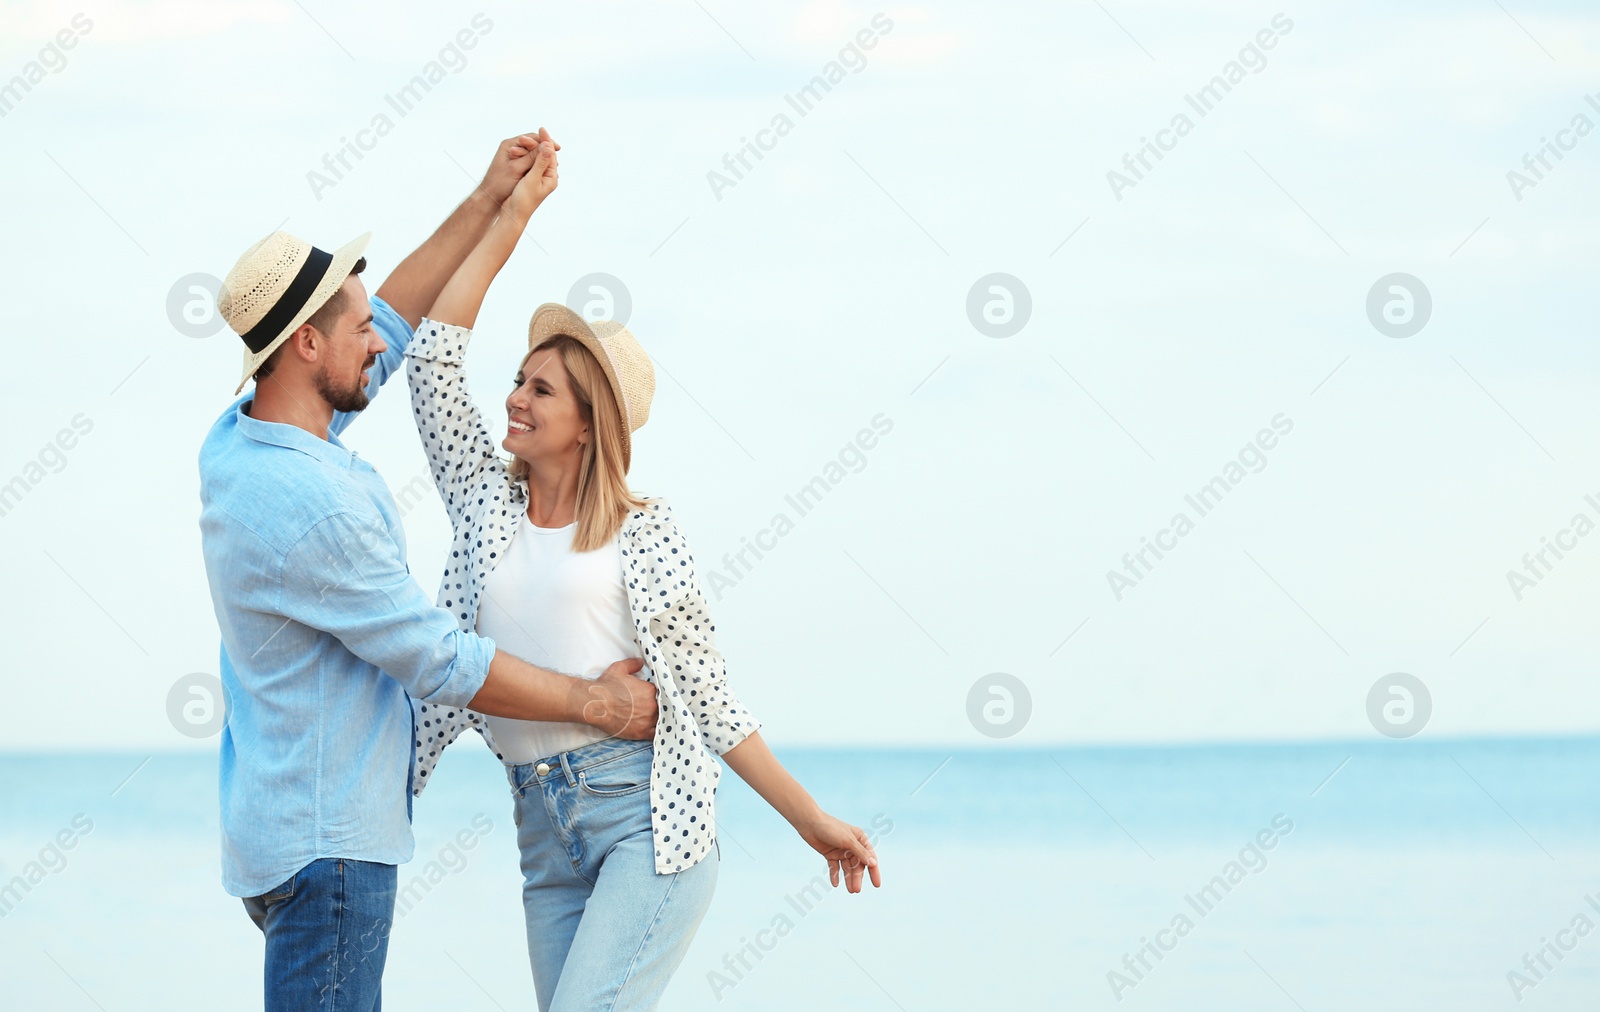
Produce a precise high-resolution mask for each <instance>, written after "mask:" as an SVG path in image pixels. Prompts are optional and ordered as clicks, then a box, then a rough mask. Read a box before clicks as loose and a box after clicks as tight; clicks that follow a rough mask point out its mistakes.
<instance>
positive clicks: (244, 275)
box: [217, 232, 372, 394]
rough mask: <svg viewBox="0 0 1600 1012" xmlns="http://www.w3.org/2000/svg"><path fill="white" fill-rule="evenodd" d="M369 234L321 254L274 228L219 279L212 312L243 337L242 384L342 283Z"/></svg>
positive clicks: (240, 381) (358, 257)
mask: <svg viewBox="0 0 1600 1012" xmlns="http://www.w3.org/2000/svg"><path fill="white" fill-rule="evenodd" d="M371 238H372V233H371V232H368V233H366V234H365V235H363V236H361V237H360V238H358V239H356V240H354V241H353V242H350V243H347V244H346V245H344V246H341V247H339V249H338V250H336V251H335V252H333V253H325V252H323V251H322V250H320V249H317V248H316V247H315V246H313V245H311V244H310V243H308V242H306V241H305V240H304V239H297V238H295V237H294V236H292V235H290V234H289V233H287V232H274V233H272V234H271V235H269V236H267V237H266V238H265V239H263V240H261V241H260V242H258V243H256V244H255V245H254V246H251V247H250V248H249V249H247V250H245V251H244V255H243V256H241V257H240V258H239V262H238V263H236V264H234V265H233V270H231V271H229V272H228V276H227V278H225V279H224V280H223V282H222V291H221V292H220V293H219V294H218V296H217V311H218V312H219V313H221V314H222V318H223V319H224V320H227V321H228V326H230V327H232V328H233V332H234V333H236V334H238V335H239V337H240V338H242V339H243V340H244V375H243V376H241V377H239V386H238V388H237V389H236V390H234V393H235V394H237V393H238V392H239V391H240V390H243V389H244V385H245V383H247V382H249V380H250V377H251V376H253V375H255V372H256V370H257V369H259V368H261V363H263V362H265V361H266V360H267V358H268V357H269V356H270V355H271V354H272V353H273V352H275V351H277V350H278V346H279V345H281V344H282V343H283V342H284V341H285V340H287V339H288V337H289V335H290V334H293V333H294V332H295V331H296V330H298V329H299V328H300V325H301V324H303V323H305V322H306V320H308V319H310V318H311V314H312V313H315V312H316V311H317V310H319V309H321V308H322V306H323V304H324V303H325V302H327V301H328V300H329V299H331V298H332V297H333V293H334V292H337V291H338V290H339V286H340V285H343V284H344V279H345V278H347V277H349V276H350V271H351V269H352V268H353V267H355V265H356V261H358V260H360V259H361V254H362V253H363V252H364V251H365V250H366V248H367V241H368V240H369V239H371Z"/></svg>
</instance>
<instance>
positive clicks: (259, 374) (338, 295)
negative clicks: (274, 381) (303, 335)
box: [255, 257, 367, 383]
mask: <svg viewBox="0 0 1600 1012" xmlns="http://www.w3.org/2000/svg"><path fill="white" fill-rule="evenodd" d="M366 269H367V258H366V257H362V258H361V259H360V260H357V261H356V262H355V266H353V267H351V268H350V274H349V276H350V277H354V276H355V275H357V274H360V273H361V272H362V271H364V270H366ZM349 301H350V300H349V299H348V298H347V297H346V296H345V294H344V285H343V283H342V282H341V283H340V285H339V287H338V288H336V289H334V291H333V296H332V297H331V298H329V299H328V301H327V302H324V303H323V304H322V305H320V306H318V307H317V311H316V312H314V313H312V314H311V315H310V316H308V317H306V322H305V323H303V324H301V325H300V326H301V327H303V326H305V325H306V324H310V325H311V326H313V327H315V328H316V329H317V331H318V332H319V333H323V334H326V333H328V332H329V331H330V330H331V329H332V328H333V325H334V323H335V322H336V321H337V320H338V319H339V317H341V316H343V315H344V311H345V304H346V303H347V302H349ZM295 329H296V330H299V329H300V327H296V328H295ZM288 343H289V342H288V341H285V342H283V344H280V345H278V347H277V348H276V349H275V350H274V351H273V352H272V354H270V355H268V356H267V360H266V361H265V362H262V363H261V367H260V368H258V369H257V370H256V372H255V378H256V382H257V383H260V382H261V381H262V380H264V379H266V378H267V377H268V376H271V375H272V370H273V369H276V368H277V367H278V357H279V356H280V355H282V354H283V350H284V347H285V346H287V345H288Z"/></svg>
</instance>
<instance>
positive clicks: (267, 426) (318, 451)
mask: <svg viewBox="0 0 1600 1012" xmlns="http://www.w3.org/2000/svg"><path fill="white" fill-rule="evenodd" d="M253 403H254V400H253V399H252V398H251V397H250V396H249V395H246V396H245V397H242V398H240V399H239V402H238V403H237V404H236V405H235V408H234V412H235V424H236V425H237V426H238V428H239V432H240V434H241V435H243V436H245V437H246V438H248V439H253V440H255V441H256V442H258V443H270V444H272V445H273V446H282V447H287V448H288V449H291V450H299V451H300V452H302V453H306V454H309V455H311V456H312V457H315V458H316V459H318V460H321V461H324V462H325V463H329V464H333V465H335V466H336V467H349V466H350V463H351V461H352V460H354V459H355V453H354V452H352V451H351V450H349V449H348V448H346V447H345V445H344V444H343V443H341V442H339V437H338V436H337V435H335V434H333V433H332V432H329V433H328V438H327V439H318V438H317V437H316V436H313V435H312V434H311V433H309V432H307V431H306V430H305V429H302V428H300V426H298V425H290V424H288V423H287V422H263V421H261V420H260V419H258V418H252V417H250V415H249V414H247V413H246V412H245V408H247V407H249V406H250V405H251V404H253Z"/></svg>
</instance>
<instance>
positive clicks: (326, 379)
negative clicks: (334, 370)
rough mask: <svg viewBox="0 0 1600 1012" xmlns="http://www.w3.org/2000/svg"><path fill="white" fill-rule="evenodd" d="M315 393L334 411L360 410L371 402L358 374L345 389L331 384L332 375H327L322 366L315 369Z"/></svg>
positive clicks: (325, 368)
mask: <svg viewBox="0 0 1600 1012" xmlns="http://www.w3.org/2000/svg"><path fill="white" fill-rule="evenodd" d="M317 393H319V394H321V395H322V399H323V400H325V401H327V402H328V405H329V407H331V408H333V410H335V411H360V410H362V409H364V408H365V407H366V406H367V405H368V404H370V403H371V402H372V398H370V397H368V396H367V391H366V388H365V387H363V386H362V385H361V377H360V376H359V375H358V376H357V377H356V379H355V382H354V383H352V384H351V385H350V386H349V387H347V388H345V389H342V390H341V389H340V388H338V387H336V386H334V385H333V377H332V376H330V375H329V372H328V369H327V367H326V366H324V367H323V368H321V369H318V370H317Z"/></svg>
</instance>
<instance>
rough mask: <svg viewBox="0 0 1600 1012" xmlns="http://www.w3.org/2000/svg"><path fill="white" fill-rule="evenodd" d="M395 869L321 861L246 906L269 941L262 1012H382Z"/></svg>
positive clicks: (332, 859)
mask: <svg viewBox="0 0 1600 1012" xmlns="http://www.w3.org/2000/svg"><path fill="white" fill-rule="evenodd" d="M395 884H396V875H395V866H394V865H392V864H374V863H372V862H370V861H353V860H351V859H349V858H342V857H325V858H320V859H318V860H316V861H312V862H311V863H310V864H308V865H306V866H305V867H304V868H301V869H300V870H299V871H297V872H295V873H294V874H293V875H291V876H290V877H289V881H287V882H285V883H284V884H283V885H281V886H279V887H277V888H276V889H274V890H272V891H271V892H269V893H264V894H263V895H261V896H253V897H250V898H249V899H246V900H245V901H244V908H245V912H246V913H248V914H249V915H250V919H251V920H252V921H254V922H255V923H256V926H257V927H259V928H260V929H261V932H262V934H264V935H265V936H266V941H267V956H266V974H265V985H266V1012H312V1010H315V1012H379V1009H380V1007H381V1001H380V990H381V987H382V984H383V961H384V957H385V956H386V955H388V952H389V932H390V930H391V929H392V928H393V926H394V899H395Z"/></svg>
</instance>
